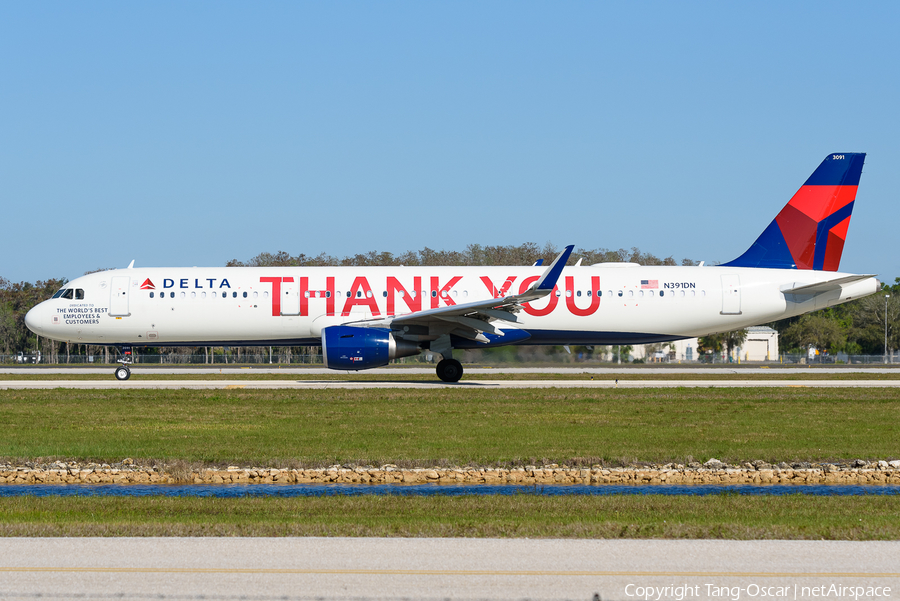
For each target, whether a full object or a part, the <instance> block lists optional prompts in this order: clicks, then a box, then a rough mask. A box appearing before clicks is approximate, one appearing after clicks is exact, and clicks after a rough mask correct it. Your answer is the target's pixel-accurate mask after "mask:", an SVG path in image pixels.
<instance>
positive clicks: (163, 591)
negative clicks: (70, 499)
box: [0, 537, 900, 601]
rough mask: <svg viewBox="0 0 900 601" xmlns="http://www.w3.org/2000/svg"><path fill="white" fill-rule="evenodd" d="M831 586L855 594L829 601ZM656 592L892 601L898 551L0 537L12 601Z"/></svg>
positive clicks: (898, 581)
mask: <svg viewBox="0 0 900 601" xmlns="http://www.w3.org/2000/svg"><path fill="white" fill-rule="evenodd" d="M832 585H834V586H835V587H838V588H837V590H838V591H841V590H842V589H843V587H851V589H852V590H851V591H850V592H849V594H848V591H846V590H844V591H843V592H844V594H842V595H834V594H831V595H826V594H822V593H823V592H825V591H827V590H828V588H829V587H831V586H832ZM823 586H824V587H825V589H819V590H818V591H814V590H813V587H823ZM648 587H660V588H661V589H662V590H659V589H657V590H652V592H651V593H650V596H649V598H652V599H681V598H683V599H733V600H735V601H737V600H738V599H748V598H761V597H765V598H767V599H783V600H788V599H814V598H823V597H827V598H832V599H836V598H837V599H847V598H850V599H853V598H854V592H858V590H857V587H862V589H863V594H862V595H856V598H859V599H874V598H879V599H894V598H897V597H898V596H900V542H848V541H711V540H699V541H691V540H686V541H685V540H553V539H551V540H526V539H401V538H269V539H264V538H215V537H211V538H7V539H2V540H0V598H2V599H11V600H12V599H36V598H42V599H166V600H169V599H235V600H236V599H246V600H274V599H283V600H300V599H303V600H308V599H322V600H331V599H581V600H584V601H587V600H589V599H592V598H594V595H595V594H596V595H598V596H599V597H600V598H601V599H604V600H624V599H643V598H645V597H647V595H646V590H647V588H648ZM664 587H671V588H670V589H668V590H666V589H665V588H664ZM678 587H681V588H680V589H679V588H678ZM725 587H727V588H728V590H727V591H725V590H724V588H725ZM804 587H807V588H806V589H804ZM869 587H871V588H870V589H869ZM876 587H877V588H876ZM884 587H889V588H887V589H885V588H884ZM866 589H869V590H868V591H867V590H866ZM867 592H868V593H869V594H866V593H867ZM642 593H644V594H642ZM660 593H661V594H660Z"/></svg>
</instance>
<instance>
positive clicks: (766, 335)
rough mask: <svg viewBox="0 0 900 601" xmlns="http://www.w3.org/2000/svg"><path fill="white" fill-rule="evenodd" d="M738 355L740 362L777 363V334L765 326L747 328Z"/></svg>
mask: <svg viewBox="0 0 900 601" xmlns="http://www.w3.org/2000/svg"><path fill="white" fill-rule="evenodd" d="M740 353H741V355H740V357H741V361H777V360H778V332H777V331H776V330H773V329H772V328H769V327H766V326H753V327H752V328H747V340H746V341H744V344H743V346H742V347H741V350H740Z"/></svg>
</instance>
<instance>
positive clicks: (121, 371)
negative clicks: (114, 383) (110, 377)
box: [116, 346, 131, 382]
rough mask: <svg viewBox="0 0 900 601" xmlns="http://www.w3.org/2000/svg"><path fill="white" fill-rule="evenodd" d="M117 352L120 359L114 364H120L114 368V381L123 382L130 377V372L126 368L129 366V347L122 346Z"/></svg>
mask: <svg viewBox="0 0 900 601" xmlns="http://www.w3.org/2000/svg"><path fill="white" fill-rule="evenodd" d="M119 351H120V352H121V357H120V358H119V360H118V361H116V363H121V365H120V366H119V367H117V368H116V380H119V381H120V382H124V381H125V380H127V379H128V378H130V377H131V370H130V369H128V366H129V365H131V347H130V346H123V347H121V348H120V349H119Z"/></svg>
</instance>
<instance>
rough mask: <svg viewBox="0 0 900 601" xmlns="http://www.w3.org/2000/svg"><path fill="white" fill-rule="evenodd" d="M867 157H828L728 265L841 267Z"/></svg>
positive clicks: (827, 268) (852, 154) (851, 155)
mask: <svg viewBox="0 0 900 601" xmlns="http://www.w3.org/2000/svg"><path fill="white" fill-rule="evenodd" d="M865 159H866V155H865V153H861V152H859V153H845V154H830V155H828V156H827V157H825V160H824V161H822V164H821V165H819V168H818V169H816V170H815V171H814V172H813V174H812V175H810V176H809V179H807V180H806V183H805V184H803V186H802V187H801V188H800V189H799V190H798V191H797V193H796V194H794V197H793V198H791V200H790V202H788V203H787V205H785V207H784V208H783V209H781V212H780V213H778V216H777V217H775V220H774V221H772V223H770V224H769V227H767V228H766V230H765V231H764V232H763V233H762V235H761V236H760V237H759V238H757V240H756V242H754V243H753V246H751V247H750V248H749V249H748V250H747V252H745V253H744V254H742V255H741V256H740V257H738V258H737V259H735V260H733V261H731V262H729V263H725V266H727V267H769V268H777V269H814V270H817V271H837V270H838V266H839V265H840V263H841V253H842V252H843V250H844V241H845V240H846V238H847V228H848V227H849V225H850V213H851V212H853V202H854V200H855V199H856V188H857V187H858V186H859V177H860V175H861V174H862V168H863V162H864V161H865Z"/></svg>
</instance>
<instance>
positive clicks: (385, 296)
mask: <svg viewBox="0 0 900 601" xmlns="http://www.w3.org/2000/svg"><path fill="white" fill-rule="evenodd" d="M381 296H383V297H384V298H387V290H385V291H384V292H382V293H381Z"/></svg>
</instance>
